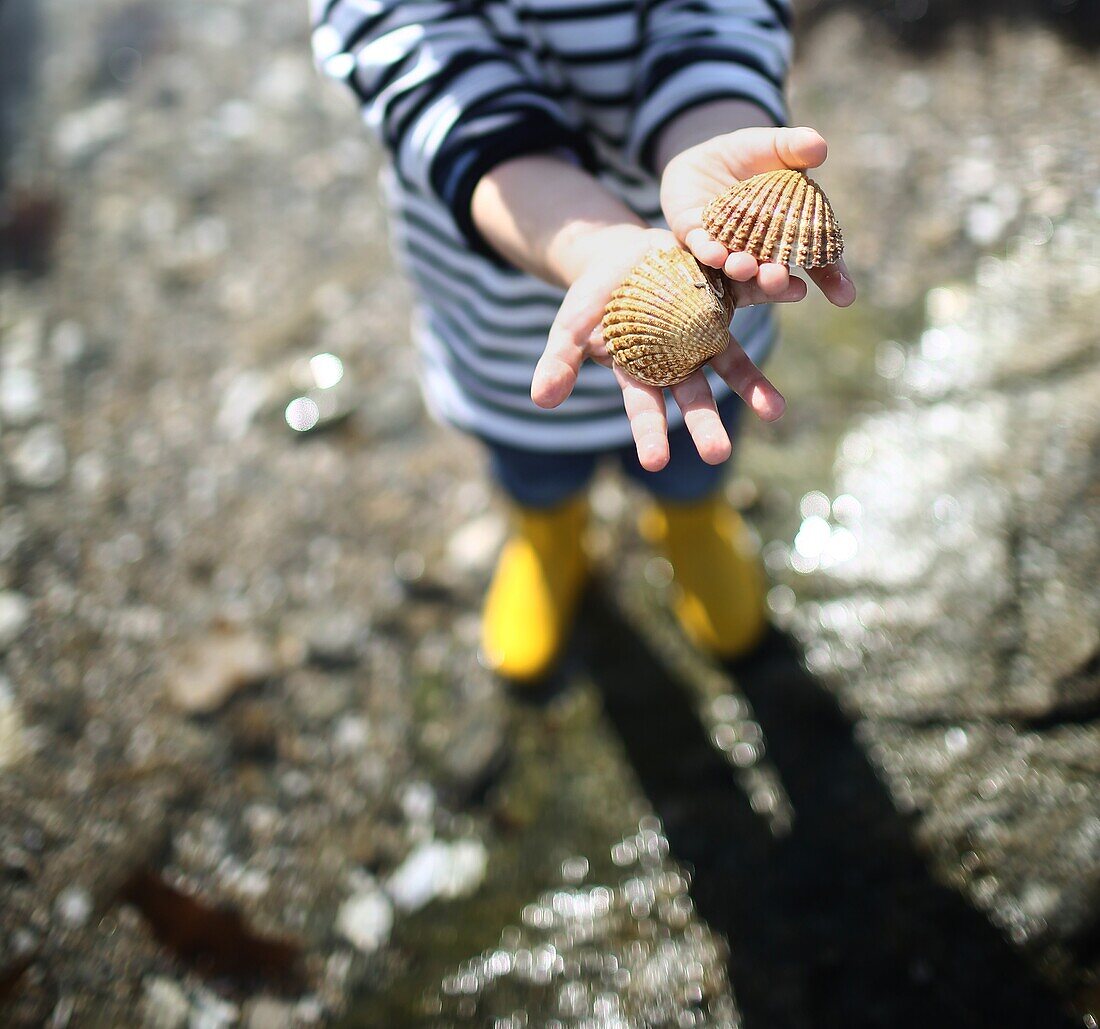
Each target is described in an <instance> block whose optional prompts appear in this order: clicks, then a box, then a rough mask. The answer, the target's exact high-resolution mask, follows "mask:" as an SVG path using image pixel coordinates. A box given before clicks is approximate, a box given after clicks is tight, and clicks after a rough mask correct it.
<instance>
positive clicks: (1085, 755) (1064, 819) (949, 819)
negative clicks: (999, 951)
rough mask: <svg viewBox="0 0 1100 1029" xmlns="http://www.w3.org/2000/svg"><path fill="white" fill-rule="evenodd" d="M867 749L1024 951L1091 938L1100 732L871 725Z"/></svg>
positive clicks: (922, 830) (961, 878) (961, 881)
mask: <svg viewBox="0 0 1100 1029" xmlns="http://www.w3.org/2000/svg"><path fill="white" fill-rule="evenodd" d="M863 730H864V734H865V737H866V740H867V742H868V743H869V744H870V745H871V746H872V747H874V748H876V752H877V753H879V754H882V755H883V757H884V770H885V772H886V775H887V778H888V781H889V783H890V785H891V788H892V789H893V790H894V791H895V794H896V795H897V796H898V797H899V798H900V799H901V801H902V803H903V804H905V805H907V806H909V807H913V808H917V809H918V810H920V811H921V813H922V817H921V820H920V823H919V830H918V831H919V835H920V838H921V840H922V842H923V843H924V845H925V846H926V847H927V848H928V849H929V851H930V852H931V853H933V854H934V855H935V856H936V858H937V860H938V862H939V864H940V867H941V868H943V869H945V870H946V874H947V875H949V877H950V878H951V880H952V881H954V882H955V883H956V884H957V885H958V886H959V887H960V888H961V889H963V890H965V891H966V892H967V893H968V894H969V895H970V897H971V898H972V899H973V901H974V903H975V904H976V905H977V906H978V907H980V908H982V909H983V910H985V911H986V912H988V914H989V916H990V918H991V919H992V920H993V921H994V922H995V923H996V924H997V925H999V926H1000V927H1001V928H1002V929H1003V930H1004V932H1005V933H1006V934H1007V935H1009V936H1010V937H1011V938H1012V939H1013V940H1014V941H1015V942H1017V943H1020V944H1034V943H1037V942H1043V941H1047V940H1050V939H1051V938H1060V939H1063V940H1065V939H1069V940H1073V939H1076V938H1080V937H1083V936H1086V935H1088V934H1089V933H1090V932H1091V931H1092V930H1093V929H1094V928H1095V926H1096V925H1097V921H1098V914H1097V912H1098V911H1100V795H1098V792H1097V790H1096V788H1095V779H1096V776H1097V774H1100V761H1098V760H1097V756H1096V755H1097V754H1098V753H1100V727H1097V726H1095V725H1084V726H1064V727H1058V728H1053V729H1050V730H1047V731H1044V732H1021V731H1020V730H1017V729H1014V728H1012V727H1011V726H1006V725H989V724H986V725H981V724H965V723H961V724H958V725H954V726H950V727H947V728H941V727H936V728H918V727H913V728H911V727H907V726H904V725H902V724H900V723H886V724H878V723H870V724H867V725H865V726H864V727H863Z"/></svg>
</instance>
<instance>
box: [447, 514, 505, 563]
mask: <svg viewBox="0 0 1100 1029" xmlns="http://www.w3.org/2000/svg"><path fill="white" fill-rule="evenodd" d="M504 532H505V524H504V519H503V518H502V517H501V516H500V515H499V514H497V513H496V512H495V511H490V512H488V513H487V514H483V515H481V516H480V517H478V518H475V519H474V520H473V521H471V522H467V523H466V524H465V525H463V526H461V527H460V528H459V529H458V530H457V531H456V532H455V533H454V534H453V535H452V536H451V538H450V539H449V540H448V541H447V563H448V564H449V565H450V566H451V567H452V568H454V569H455V571H458V572H465V573H471V574H472V573H477V572H484V571H487V570H488V569H489V567H490V566H491V565H492V562H493V558H494V557H496V553H497V551H498V550H499V549H500V545H501V543H503V542H504Z"/></svg>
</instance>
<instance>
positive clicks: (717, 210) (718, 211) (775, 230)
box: [703, 169, 844, 268]
mask: <svg viewBox="0 0 1100 1029" xmlns="http://www.w3.org/2000/svg"><path fill="white" fill-rule="evenodd" d="M703 228H705V229H706V230H707V232H708V233H709V234H710V236H711V238H712V239H716V240H717V241H718V242H719V243H721V244H722V245H723V246H724V247H726V249H727V250H730V251H731V252H734V253H737V252H739V251H745V252H746V253H749V254H752V256H753V257H755V258H756V259H757V260H758V261H770V262H774V263H777V264H796V265H799V266H800V267H802V268H821V267H824V266H825V265H827V264H835V263H836V262H837V261H838V260H840V255H841V254H842V253H844V237H843V236H842V235H841V232H840V226H839V225H838V224H837V221H836V217H835V216H834V215H833V208H832V205H830V203H829V199H828V197H826V196H825V193H824V192H823V191H822V189H821V187H820V186H819V185H818V184H817V183H816V182H814V180H813V179H810V178H807V177H806V175H805V174H804V173H803V172H800V171H792V170H789V169H784V170H783V171H770V172H764V173H763V174H761V175H754V176H753V177H752V178H751V179H745V180H744V181H743V182H739V183H737V185H735V186H731V187H730V188H729V189H727V190H726V191H725V192H724V193H720V194H719V195H718V196H716V197H715V198H714V199H713V200H712V201H711V202H710V203H709V204H707V206H706V208H705V210H704V211H703Z"/></svg>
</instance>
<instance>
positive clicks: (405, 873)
mask: <svg viewBox="0 0 1100 1029" xmlns="http://www.w3.org/2000/svg"><path fill="white" fill-rule="evenodd" d="M488 864H489V853H488V851H487V850H486V849H485V844H483V843H482V842H481V841H480V840H477V839H465V840H456V841H455V842H454V843H443V842H441V841H439V840H429V841H428V842H427V843H423V844H421V845H420V846H419V847H417V848H416V850H414V851H413V852H412V853H411V854H410V855H409V856H408V857H407V858H406V859H405V860H404V861H403V862H402V864H401V865H400V866H399V867H398V868H397V870H396V871H395V872H394V873H393V874H392V875H391V876H390V877H389V879H388V880H387V881H386V889H387V890H389V893H390V896H391V897H393V901H394V903H395V904H396V905H397V907H398V908H400V909H401V910H402V911H417V910H419V909H420V908H422V907H424V906H425V905H426V904H429V903H431V902H432V901H433V900H436V899H437V898H443V899H447V900H451V899H454V898H455V897H464V896H468V895H469V894H471V893H473V892H474V891H475V890H477V888H478V887H479V886H480V885H481V883H482V881H483V880H484V878H485V872H486V869H487V867H488Z"/></svg>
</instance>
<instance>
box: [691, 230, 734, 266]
mask: <svg viewBox="0 0 1100 1029" xmlns="http://www.w3.org/2000/svg"><path fill="white" fill-rule="evenodd" d="M684 242H685V243H686V244H687V248H688V250H690V251H691V252H692V253H693V254H694V255H695V257H696V259H697V260H698V261H699V263H700V264H705V265H706V266H707V267H708V268H721V267H722V266H723V264H725V262H726V257H727V255H728V254H729V251H728V250H727V249H726V248H725V247H724V246H722V244H721V243H719V242H717V241H716V240H713V239H711V238H710V236H708V235H707V230H706V229H692V230H691V232H689V233H688V234H687V237H686V238H685V239H684Z"/></svg>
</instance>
